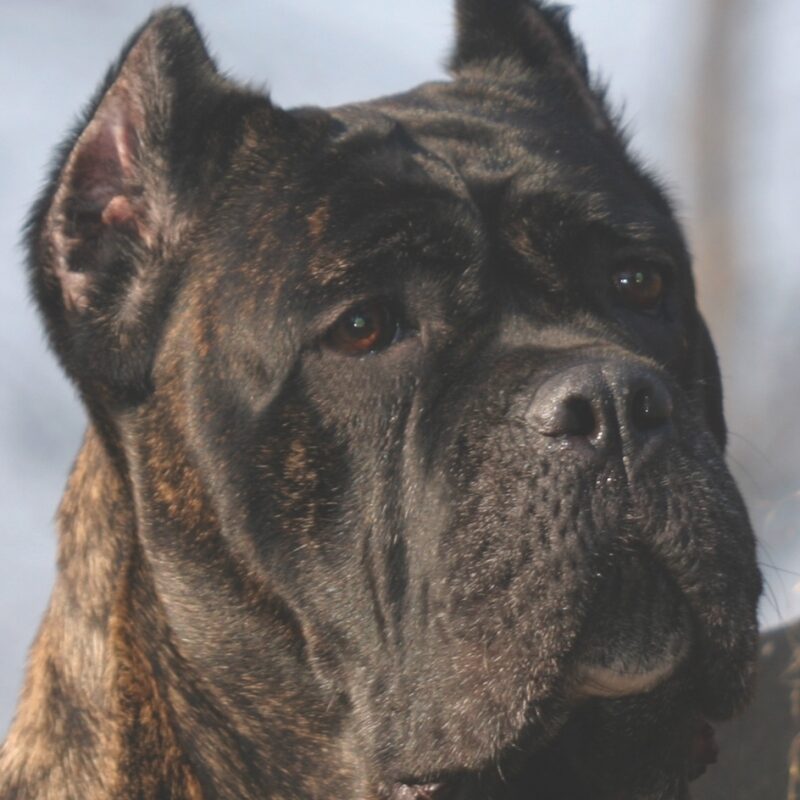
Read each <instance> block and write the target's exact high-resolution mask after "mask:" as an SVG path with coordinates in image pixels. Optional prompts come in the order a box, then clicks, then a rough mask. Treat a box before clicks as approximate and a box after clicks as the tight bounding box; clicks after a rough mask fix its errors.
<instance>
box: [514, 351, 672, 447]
mask: <svg viewBox="0 0 800 800" xmlns="http://www.w3.org/2000/svg"><path fill="white" fill-rule="evenodd" d="M671 416H672V398H671V397H670V393H669V390H668V389H667V387H666V386H665V385H664V382H663V381H662V379H661V378H660V377H659V375H658V373H656V372H655V371H654V370H651V369H649V368H648V367H647V366H645V365H643V364H639V363H636V362H630V363H629V362H624V361H623V362H620V361H610V360H609V361H600V360H598V361H592V362H589V363H583V364H578V365H575V366H571V367H569V368H568V369H566V370H564V371H563V372H560V373H558V374H556V375H553V376H552V377H550V378H548V379H547V380H546V381H545V382H544V383H543V384H542V385H541V386H540V387H539V389H538V390H537V391H536V394H535V395H534V400H533V404H532V405H531V406H530V409H529V411H528V420H529V421H530V423H531V425H532V426H533V427H534V428H535V429H536V430H537V431H538V432H539V433H540V434H542V435H543V436H549V437H553V438H560V439H564V440H567V441H569V442H571V443H573V444H576V445H585V444H591V445H592V449H593V450H594V451H596V452H602V451H607V450H609V449H611V448H613V447H614V446H615V445H620V446H621V448H622V450H623V452H625V453H628V454H631V455H634V456H636V455H638V454H639V453H642V452H644V450H645V449H647V450H649V449H650V445H652V444H653V442H655V441H656V440H659V439H662V438H663V437H664V436H665V435H666V434H667V432H668V430H669V427H670V426H669V421H670V417H671Z"/></svg>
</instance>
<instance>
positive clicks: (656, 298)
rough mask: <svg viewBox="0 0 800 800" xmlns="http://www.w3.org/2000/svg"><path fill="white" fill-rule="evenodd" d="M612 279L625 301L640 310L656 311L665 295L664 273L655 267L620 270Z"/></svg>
mask: <svg viewBox="0 0 800 800" xmlns="http://www.w3.org/2000/svg"><path fill="white" fill-rule="evenodd" d="M611 279H612V282H613V285H614V288H615V289H616V291H617V294H618V295H619V296H620V297H621V298H622V300H623V302H625V304H626V305H628V306H631V307H632V308H635V309H636V310H639V311H654V310H655V309H656V308H657V307H658V305H659V303H660V302H661V298H662V297H663V296H664V275H663V274H662V272H661V270H659V269H656V268H655V267H640V268H637V269H623V270H619V271H618V272H615V273H614V274H613V275H612V278H611Z"/></svg>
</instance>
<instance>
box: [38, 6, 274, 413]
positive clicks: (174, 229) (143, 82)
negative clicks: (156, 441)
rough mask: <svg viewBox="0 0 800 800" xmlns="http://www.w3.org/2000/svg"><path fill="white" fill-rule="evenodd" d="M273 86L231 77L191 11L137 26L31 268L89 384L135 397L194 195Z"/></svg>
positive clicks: (110, 396)
mask: <svg viewBox="0 0 800 800" xmlns="http://www.w3.org/2000/svg"><path fill="white" fill-rule="evenodd" d="M254 102H259V103H261V104H267V103H268V100H267V99H266V98H264V97H261V96H258V95H254V94H251V93H249V92H246V91H244V90H240V89H238V88H236V87H234V86H233V85H232V84H230V83H228V82H227V81H226V80H225V79H223V78H222V77H220V75H219V73H218V72H217V69H216V67H215V65H214V63H213V62H212V60H211V58H210V57H209V55H208V53H207V51H206V48H205V46H204V44H203V40H202V37H201V35H200V33H199V32H198V30H197V28H196V26H195V24H194V21H193V19H192V17H191V15H190V14H189V13H188V12H187V11H185V10H182V9H174V8H173V9H165V10H163V11H160V12H158V13H156V14H155V15H153V16H152V17H151V18H150V19H149V20H148V21H147V23H145V25H144V26H143V27H142V28H141V29H140V30H139V31H138V32H137V33H136V34H135V35H134V36H133V37H132V39H131V40H130V42H129V44H128V45H127V47H126V48H125V49H124V50H123V53H122V56H121V57H120V60H119V62H118V64H117V65H116V66H115V67H113V68H112V69H111V71H110V72H109V75H108V78H107V79H106V81H105V83H104V85H103V86H102V87H101V90H100V92H99V93H98V95H97V96H96V98H95V100H94V102H93V103H92V104H91V107H90V109H89V112H88V114H87V115H86V117H85V119H84V121H83V123H82V124H81V125H80V127H79V128H78V130H77V131H76V132H75V134H74V135H73V136H72V137H70V138H69V140H68V141H67V142H66V144H65V146H64V147H63V149H62V151H61V156H60V159H59V162H58V164H57V168H56V170H55V172H54V175H53V179H52V181H51V183H50V185H49V186H48V187H47V189H46V190H45V192H44V194H43V196H42V197H41V199H40V200H39V202H38V203H37V204H36V206H35V207H34V209H33V211H32V214H31V218H30V222H29V226H28V245H29V253H30V255H29V269H30V273H31V281H32V285H33V291H34V295H35V296H36V299H37V301H38V303H39V305H40V308H41V310H42V313H43V315H44V318H45V323H46V326H47V329H48V333H49V336H50V341H51V344H52V346H53V348H54V349H55V351H56V352H57V353H58V355H59V356H60V358H61V360H62V362H63V364H64V366H65V369H66V371H67V373H68V374H69V375H70V377H71V378H72V379H73V380H75V381H76V383H77V384H78V386H79V388H80V389H81V390H82V391H83V393H84V394H88V395H90V396H92V397H93V398H97V397H98V396H99V397H102V398H103V399H106V400H108V401H110V402H113V403H118V404H119V403H127V402H135V401H136V399H137V398H138V397H140V396H141V395H142V393H143V392H146V391H147V386H148V379H149V369H150V365H151V361H152V358H153V353H154V351H155V348H156V346H157V343H158V340H159V335H160V333H161V321H162V320H163V319H164V318H165V317H166V316H167V314H166V305H167V304H168V303H169V300H170V296H171V294H172V292H173V290H174V287H175V286H176V283H177V281H178V279H179V271H180V270H179V258H178V257H177V256H176V253H177V250H178V244H179V243H180V240H181V237H182V235H183V231H184V229H185V227H186V224H185V222H186V220H187V218H188V216H189V214H190V213H191V209H192V207H193V206H194V205H195V204H196V203H197V202H198V201H199V200H200V199H201V198H202V197H203V196H204V195H205V191H204V189H205V188H206V187H205V186H204V183H205V184H208V183H209V182H210V181H212V180H213V177H214V171H215V170H216V171H219V170H221V169H223V168H224V166H223V165H224V163H225V159H226V157H228V155H227V153H228V151H230V150H231V149H232V147H233V143H235V141H236V140H237V138H238V137H237V131H236V130H235V128H236V126H237V125H239V126H240V127H241V121H242V120H243V118H244V115H245V112H246V109H247V108H248V107H252V105H253V103H254Z"/></svg>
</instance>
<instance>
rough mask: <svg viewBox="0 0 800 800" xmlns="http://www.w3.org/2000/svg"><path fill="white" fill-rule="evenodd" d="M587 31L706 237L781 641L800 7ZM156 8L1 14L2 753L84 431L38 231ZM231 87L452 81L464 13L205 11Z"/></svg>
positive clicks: (323, 8)
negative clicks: (109, 85) (34, 243)
mask: <svg viewBox="0 0 800 800" xmlns="http://www.w3.org/2000/svg"><path fill="white" fill-rule="evenodd" d="M573 5H574V11H573V18H572V19H573V26H574V28H575V29H576V31H577V32H578V33H579V34H580V35H581V37H582V38H583V39H584V41H585V43H586V45H587V49H588V51H589V55H590V60H591V63H592V65H593V66H594V68H595V69H596V70H597V71H599V72H600V74H601V75H603V76H604V77H606V78H608V79H609V80H610V83H611V96H612V98H613V101H614V102H615V103H616V104H617V105H621V104H623V103H624V108H625V119H626V121H627V123H628V125H629V127H630V129H631V130H632V132H633V141H634V149H635V151H637V152H638V153H640V154H641V155H642V156H643V157H644V160H645V162H646V163H649V164H650V165H652V166H653V167H655V169H656V170H657V172H658V173H660V174H661V175H662V176H663V177H664V178H665V179H666V182H667V185H668V186H669V187H670V188H671V190H672V194H673V196H674V198H675V199H676V202H677V206H678V209H679V212H680V215H681V217H682V218H683V219H684V220H685V222H686V224H687V227H688V229H689V234H690V240H691V242H692V248H693V251H694V253H695V257H696V271H697V276H698V284H699V289H700V302H701V306H702V307H703V309H704V310H705V313H706V315H707V317H708V319H709V321H710V324H711V328H712V332H713V333H714V336H715V338H716V340H717V343H718V346H719V348H720V351H721V355H722V370H723V377H724V381H725V388H726V400H727V410H728V421H729V424H730V428H731V444H730V455H729V460H730V463H731V466H732V468H733V471H734V473H735V474H736V476H737V478H738V480H739V482H740V485H741V487H742V489H743V491H744V493H745V495H746V497H747V500H748V503H749V506H750V509H751V514H752V516H753V520H754V522H755V524H756V527H757V529H758V531H759V533H760V536H761V539H762V544H761V556H760V557H761V562H762V565H763V567H764V570H765V575H766V578H767V581H768V590H767V593H766V595H765V598H764V602H763V607H762V621H763V623H764V624H765V625H774V624H777V623H778V622H779V621H780V620H783V619H788V618H790V617H792V616H795V615H797V614H800V536H797V535H796V531H797V528H798V521H800V492H799V491H798V490H799V489H800V469H798V467H799V466H800V410H799V409H798V397H799V396H800V369H799V368H798V367H799V366H800V358H799V357H798V351H799V350H800V312H798V307H800V245H799V244H798V241H800V239H799V238H798V235H797V234H798V231H797V228H798V226H800V218H798V210H799V209H798V191H799V190H798V187H800V54H799V53H800V51H798V47H797V43H798V42H800V3H798V2H797V0H761V1H760V2H758V0H645V2H642V0H576V2H574V4H573ZM153 7H154V4H151V3H149V2H144V1H142V0H128V2H126V3H124V4H123V3H112V2H107V1H106V0H68V1H66V0H60V2H57V0H25V1H24V2H23V0H0V98H2V111H1V112H0V276H1V278H2V279H0V509H1V513H0V739H1V738H2V735H3V733H4V732H5V729H6V727H7V725H8V723H9V721H10V718H11V714H12V711H13V707H14V704H15V698H16V694H17V692H18V690H19V687H20V683H21V679H22V670H23V665H24V660H25V652H26V649H27V647H28V645H29V644H30V641H31V639H32V637H33V635H34V632H35V629H36V625H37V621H38V619H39V617H40V615H41V613H42V611H43V610H44V607H45V604H46V602H47V598H48V595H49V590H50V586H51V583H52V581H53V577H54V554H55V536H54V532H53V525H52V518H53V514H54V511H55V508H56V505H57V503H58V499H59V497H60V494H61V491H62V487H63V484H64V481H65V478H66V475H67V472H68V470H69V466H70V463H71V460H72V458H73V456H74V455H75V453H76V450H77V447H78V443H79V439H80V436H81V431H82V428H83V425H84V416H83V413H82V411H81V408H80V407H79V405H78V403H77V401H76V399H75V395H74V393H73V391H72V389H71V387H70V386H69V385H68V384H67V383H66V381H65V380H64V378H63V377H62V375H61V373H60V372H59V370H58V368H57V367H56V365H55V362H54V359H53V358H52V356H51V355H50V354H49V353H48V352H46V349H45V346H44V343H43V336H42V333H41V330H40V326H39V323H38V319H37V317H36V314H35V312H34V309H33V306H32V304H31V303H30V301H29V300H28V297H27V290H26V286H25V281H24V271H23V266H22V262H23V256H22V253H21V250H20V247H19V244H18V242H19V235H20V228H21V224H22V220H23V218H24V215H25V213H26V210H27V207H28V205H29V204H30V202H31V200H32V199H33V197H34V196H35V194H36V192H37V191H38V190H39V188H40V186H41V184H42V181H43V179H44V175H45V171H46V166H47V164H48V162H49V159H50V154H51V152H52V149H53V147H54V145H55V144H56V143H57V142H58V141H59V139H60V138H61V137H62V136H63V135H64V133H65V132H66V130H67V129H68V127H69V126H70V125H71V123H72V122H73V121H74V119H75V116H76V114H77V112H78V110H79V109H80V108H82V106H83V104H84V103H85V102H86V101H87V99H88V98H89V96H90V95H91V93H92V91H93V89H94V87H95V85H96V84H97V82H98V81H99V80H100V78H101V77H102V75H103V73H104V71H105V69H106V67H107V66H108V64H109V63H110V62H111V60H112V59H113V58H114V57H115V56H116V54H117V52H118V51H119V49H120V47H121V45H122V43H123V42H124V41H125V39H126V38H127V36H128V35H129V34H130V32H131V31H132V30H133V29H134V28H135V27H136V26H138V25H139V24H140V23H141V22H142V20H143V19H144V18H145V17H146V16H147V14H148V13H149V11H150V10H151V9H152V8H153ZM192 8H193V9H194V11H195V13H196V16H197V18H198V20H199V22H200V24H201V26H202V27H203V28H204V30H205V32H206V34H207V35H208V38H209V41H210V44H211V48H212V51H213V52H214V53H215V54H216V55H217V57H218V59H219V62H220V64H221V66H222V67H223V68H225V69H226V70H228V71H229V72H230V74H231V75H233V76H234V77H236V78H240V79H242V80H247V81H253V82H256V83H261V82H264V83H266V84H268V85H269V86H270V87H271V89H272V94H273V97H274V98H275V99H276V100H277V101H278V102H279V103H281V104H285V105H300V104H310V103H317V104H325V105H330V104H336V103H340V102H344V101H350V100H358V99H365V98H368V97H370V96H374V95H377V94H385V93H390V92H394V91H397V90H402V89H405V88H407V87H409V86H410V85H411V84H414V83H418V82H421V81H423V80H428V79H431V78H441V77H443V76H444V73H443V70H442V66H441V65H442V63H443V61H444V59H445V56H446V54H447V50H448V47H449V41H450V36H451V30H452V20H451V9H450V0H402V2H398V1H397V0H338V2H335V3H334V2H330V0H259V1H258V2H256V0H227V2H225V3H220V2H218V1H217V2H211V0H196V1H195V2H193V3H192Z"/></svg>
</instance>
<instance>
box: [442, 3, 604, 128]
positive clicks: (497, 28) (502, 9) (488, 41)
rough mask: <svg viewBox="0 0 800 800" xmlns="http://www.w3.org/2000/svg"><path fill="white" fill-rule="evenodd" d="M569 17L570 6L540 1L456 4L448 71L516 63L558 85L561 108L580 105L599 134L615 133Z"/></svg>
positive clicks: (455, 71) (457, 71)
mask: <svg viewBox="0 0 800 800" xmlns="http://www.w3.org/2000/svg"><path fill="white" fill-rule="evenodd" d="M568 17H569V9H568V8H567V7H566V6H561V5H555V4H551V3H545V2H540V0H456V30H457V34H456V45H455V49H454V52H453V55H452V57H451V60H450V68H451V70H452V71H453V72H454V73H456V74H457V73H459V72H462V71H464V70H466V69H468V68H470V67H476V66H477V67H486V66H487V65H489V64H490V63H492V62H494V63H498V62H516V63H518V64H521V65H523V66H524V67H525V68H526V69H528V70H529V71H530V72H531V73H536V74H540V75H544V76H547V77H549V78H550V79H551V80H552V81H555V82H556V83H557V84H558V86H559V89H560V90H561V91H560V92H559V100H560V102H565V101H567V102H568V101H569V100H570V99H572V100H575V101H577V102H578V103H580V104H581V105H582V106H583V107H584V110H585V111H588V113H589V116H590V118H591V120H592V123H593V125H594V126H595V127H596V128H598V129H601V130H604V129H611V128H612V127H613V126H612V124H611V120H610V117H609V114H608V112H607V110H606V107H605V103H604V101H603V93H602V91H599V90H598V89H597V88H596V87H595V86H593V85H592V81H591V76H590V75H589V69H588V66H587V62H586V54H585V53H584V50H583V47H582V46H581V45H580V43H579V42H578V41H577V40H576V39H575V37H574V36H573V35H572V31H571V30H570V27H569V20H568Z"/></svg>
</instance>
